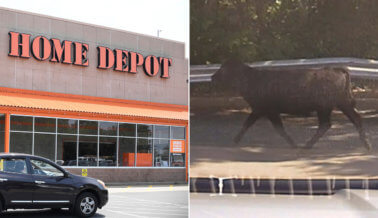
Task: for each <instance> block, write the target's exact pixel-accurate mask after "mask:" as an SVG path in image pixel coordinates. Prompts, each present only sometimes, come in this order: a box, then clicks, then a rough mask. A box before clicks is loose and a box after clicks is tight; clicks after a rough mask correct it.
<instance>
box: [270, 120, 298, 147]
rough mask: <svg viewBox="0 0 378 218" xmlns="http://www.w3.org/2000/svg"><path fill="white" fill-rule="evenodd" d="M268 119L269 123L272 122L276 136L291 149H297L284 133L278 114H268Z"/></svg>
mask: <svg viewBox="0 0 378 218" xmlns="http://www.w3.org/2000/svg"><path fill="white" fill-rule="evenodd" d="M268 119H269V120H270V122H272V124H273V127H274V129H275V130H276V131H277V132H278V134H280V136H282V137H283V138H284V139H285V140H286V141H287V142H288V143H289V144H290V145H291V146H292V147H294V148H297V144H296V143H295V142H294V140H293V139H292V138H291V137H290V136H289V135H288V134H287V132H286V131H285V128H284V126H283V124H282V119H281V116H280V114H278V113H272V114H269V115H268Z"/></svg>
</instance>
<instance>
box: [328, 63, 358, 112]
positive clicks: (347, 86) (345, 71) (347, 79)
mask: <svg viewBox="0 0 378 218" xmlns="http://www.w3.org/2000/svg"><path fill="white" fill-rule="evenodd" d="M333 70H335V71H338V72H342V73H343V74H344V76H345V90H344V91H345V93H346V94H347V98H348V100H350V103H352V105H353V106H355V105H356V101H355V99H354V97H353V93H352V87H351V79H350V73H349V70H348V68H347V67H333Z"/></svg>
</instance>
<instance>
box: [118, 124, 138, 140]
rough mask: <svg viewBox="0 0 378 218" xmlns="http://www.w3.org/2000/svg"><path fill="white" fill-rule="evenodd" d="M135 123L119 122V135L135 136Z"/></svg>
mask: <svg viewBox="0 0 378 218" xmlns="http://www.w3.org/2000/svg"><path fill="white" fill-rule="evenodd" d="M135 128H136V125H135V124H129V123H120V124H119V136H128V137H135Z"/></svg>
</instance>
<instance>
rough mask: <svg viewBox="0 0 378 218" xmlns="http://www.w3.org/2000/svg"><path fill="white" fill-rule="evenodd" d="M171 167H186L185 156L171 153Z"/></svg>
mask: <svg viewBox="0 0 378 218" xmlns="http://www.w3.org/2000/svg"><path fill="white" fill-rule="evenodd" d="M170 166H171V167H184V166H185V154H178V153H171V165H170Z"/></svg>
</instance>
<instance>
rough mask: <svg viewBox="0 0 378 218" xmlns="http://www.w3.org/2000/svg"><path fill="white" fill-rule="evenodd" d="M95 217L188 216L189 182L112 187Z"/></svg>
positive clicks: (46, 215)
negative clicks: (183, 183) (103, 205)
mask: <svg viewBox="0 0 378 218" xmlns="http://www.w3.org/2000/svg"><path fill="white" fill-rule="evenodd" d="M1 216H2V217H25V218H26V217H43V218H63V217H73V216H72V215H70V214H69V213H68V211H67V210H65V209H63V210H61V211H58V212H55V211H52V210H50V209H44V210H8V211H6V212H4V213H3V214H2V215H1ZM93 217H94V218H100V217H111V218H113V217H114V218H124V217H131V218H132V217H137V218H144V217H164V218H165V217H167V218H171V217H172V218H173V217H175V218H176V217H177V218H180V217H188V187H187V186H181V185H179V186H173V185H170V186H127V187H111V188H109V202H108V204H107V205H105V207H103V208H102V209H99V210H97V213H96V215H95V216H93Z"/></svg>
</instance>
